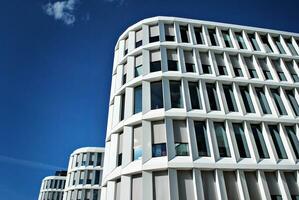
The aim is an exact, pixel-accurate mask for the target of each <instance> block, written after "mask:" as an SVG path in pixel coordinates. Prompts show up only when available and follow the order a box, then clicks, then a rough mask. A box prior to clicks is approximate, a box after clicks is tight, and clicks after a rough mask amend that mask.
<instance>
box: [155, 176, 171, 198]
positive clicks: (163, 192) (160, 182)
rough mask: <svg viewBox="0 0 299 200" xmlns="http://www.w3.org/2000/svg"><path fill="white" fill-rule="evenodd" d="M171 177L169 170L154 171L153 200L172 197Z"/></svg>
mask: <svg viewBox="0 0 299 200" xmlns="http://www.w3.org/2000/svg"><path fill="white" fill-rule="evenodd" d="M169 194H170V190H169V178H168V172H167V171H154V172H153V200H162V199H165V200H166V199H170V196H169Z"/></svg>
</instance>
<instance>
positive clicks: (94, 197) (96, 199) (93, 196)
mask: <svg viewBox="0 0 299 200" xmlns="http://www.w3.org/2000/svg"><path fill="white" fill-rule="evenodd" d="M98 196H99V190H93V193H92V200H98ZM117 200H120V199H117Z"/></svg>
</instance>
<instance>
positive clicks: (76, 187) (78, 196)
mask: <svg viewBox="0 0 299 200" xmlns="http://www.w3.org/2000/svg"><path fill="white" fill-rule="evenodd" d="M103 161H104V148H102V147H84V148H80V149H77V150H75V151H74V152H73V153H72V154H71V156H70V159H69V166H68V171H58V172H56V174H55V176H48V177H46V178H44V179H43V181H42V185H41V190H40V194H39V199H38V200H100V199H101V182H102V171H103Z"/></svg>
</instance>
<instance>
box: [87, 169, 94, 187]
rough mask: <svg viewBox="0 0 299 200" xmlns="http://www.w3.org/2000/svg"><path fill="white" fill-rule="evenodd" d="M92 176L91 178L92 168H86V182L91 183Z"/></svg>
mask: <svg viewBox="0 0 299 200" xmlns="http://www.w3.org/2000/svg"><path fill="white" fill-rule="evenodd" d="M92 178H93V171H92V170H87V179H86V184H91V182H92Z"/></svg>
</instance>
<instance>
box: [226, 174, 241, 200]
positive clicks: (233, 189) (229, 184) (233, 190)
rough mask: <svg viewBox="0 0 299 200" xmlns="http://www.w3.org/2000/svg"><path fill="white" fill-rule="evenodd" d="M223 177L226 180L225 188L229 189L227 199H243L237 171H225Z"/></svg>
mask: <svg viewBox="0 0 299 200" xmlns="http://www.w3.org/2000/svg"><path fill="white" fill-rule="evenodd" d="M223 178H224V182H225V188H226V191H227V199H229V200H239V199H241V198H240V193H239V187H238V180H237V176H236V172H235V171H224V172H223Z"/></svg>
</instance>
